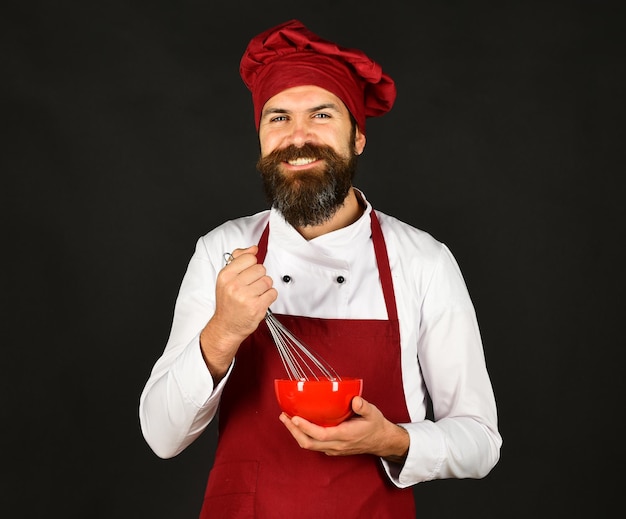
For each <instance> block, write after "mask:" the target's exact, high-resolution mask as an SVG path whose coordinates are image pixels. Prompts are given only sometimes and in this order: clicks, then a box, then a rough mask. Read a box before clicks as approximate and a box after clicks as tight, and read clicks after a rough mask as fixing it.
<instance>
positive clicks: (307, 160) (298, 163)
mask: <svg viewBox="0 0 626 519" xmlns="http://www.w3.org/2000/svg"><path fill="white" fill-rule="evenodd" d="M314 161H315V159H311V158H302V157H301V158H299V159H293V160H289V161H287V162H288V163H289V164H290V165H291V166H304V165H305V164H311V162H314Z"/></svg>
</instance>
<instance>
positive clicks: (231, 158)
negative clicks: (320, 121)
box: [0, 0, 625, 519]
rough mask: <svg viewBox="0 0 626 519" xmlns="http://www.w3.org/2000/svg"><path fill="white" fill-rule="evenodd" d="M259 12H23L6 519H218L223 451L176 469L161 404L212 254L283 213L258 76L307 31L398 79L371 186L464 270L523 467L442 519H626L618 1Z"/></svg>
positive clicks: (6, 260) (199, 7)
mask: <svg viewBox="0 0 626 519" xmlns="http://www.w3.org/2000/svg"><path fill="white" fill-rule="evenodd" d="M246 4H248V2H245V3H244V2H235V1H231V2H223V3H220V4H216V3H214V2H208V1H199V0H178V1H167V2H166V1H154V0H152V1H147V0H146V1H138V0H136V1H131V0H129V1H126V2H122V1H119V0H115V1H107V2H104V1H101V2H98V1H92V2H79V1H73V2H72V1H58V2H45V1H40V2H21V1H5V2H4V3H3V7H2V16H1V17H0V29H1V31H0V38H1V41H2V54H1V56H0V57H1V59H2V62H1V63H2V76H3V80H2V96H1V103H2V122H3V124H2V127H3V129H4V137H3V139H2V144H3V148H4V151H3V152H2V154H1V160H2V163H1V164H2V178H3V179H5V180H4V182H3V186H4V187H3V188H2V198H3V200H4V203H3V211H5V210H6V213H5V217H4V218H3V228H4V231H3V235H2V242H3V243H4V247H3V250H4V253H3V254H2V259H3V269H2V271H3V276H2V283H3V286H2V294H3V300H4V310H3V313H2V315H3V317H2V321H3V329H5V330H6V331H7V333H6V334H4V337H5V338H4V340H3V341H2V359H3V362H2V366H3V370H2V372H3V376H2V391H1V395H2V396H1V398H2V407H1V409H2V414H3V419H2V433H1V434H2V447H3V449H4V456H3V460H2V473H3V475H4V477H3V480H4V483H3V486H2V490H1V508H0V514H1V515H2V516H3V517H10V518H13V517H20V518H31V517H33V518H34V517H37V518H40V517H47V516H48V515H52V514H53V513H54V515H55V516H58V517H64V518H70V517H71V518H74V517H76V518H85V517H89V518H92V519H95V518H106V519H110V518H139V517H141V518H143V517H150V518H159V519H160V518H168V519H172V518H176V519H186V518H194V517H196V516H197V513H198V511H199V508H200V504H201V500H202V495H203V490H204V485H205V481H206V477H207V474H208V471H209V469H210V466H211V462H212V449H213V446H214V443H215V438H216V433H215V430H214V428H210V429H209V430H207V431H206V433H205V434H204V435H203V436H202V437H201V438H200V439H199V440H198V441H197V442H196V443H195V444H194V445H192V446H191V447H189V448H188V449H187V450H186V451H185V452H183V453H182V454H180V455H179V456H178V457H177V458H175V459H172V460H168V461H164V460H160V459H158V458H157V457H156V456H155V455H154V454H153V453H152V452H151V451H150V450H149V448H148V447H147V445H146V444H145V443H144V441H143V438H142V436H141V433H140V429H139V424H138V418H137V405H138V399H139V394H140V392H141V389H142V387H143V384H144V383H145V381H146V379H147V377H148V374H149V371H150V369H151V367H152V364H153V362H154V361H155V360H156V359H157V357H158V356H159V355H160V353H161V351H162V349H163V347H164V345H165V342H166V340H167V336H168V332H169V326H170V322H171V317H172V310H173V304H174V301H175V297H176V294H177V291H178V287H179V283H180V281H181V278H182V276H183V274H184V271H185V268H186V265H187V261H188V260H189V257H190V256H191V253H192V251H193V248H194V246H195V242H196V240H197V238H198V237H199V236H200V235H202V234H204V233H205V232H207V231H208V230H209V229H211V228H212V227H213V226H215V225H217V224H218V223H221V222H222V221H224V220H225V219H229V218H233V217H236V216H239V215H244V214H250V213H253V212H256V211H257V210H260V209H263V208H265V201H264V199H263V197H262V195H261V189H260V183H259V181H258V177H257V173H256V171H255V169H254V163H255V161H256V156H257V150H258V148H257V141H256V134H255V131H254V125H253V120H252V106H251V101H250V96H249V92H248V91H247V90H246V89H245V87H244V85H243V83H242V82H241V80H240V77H239V74H238V65H239V59H240V57H241V54H242V52H243V50H244V48H245V46H246V44H247V43H248V40H249V39H250V38H251V37H252V36H254V35H255V34H257V33H258V32H260V31H262V30H265V29H267V28H269V27H270V26H272V25H275V24H277V23H280V22H283V21H286V20H288V19H291V18H299V19H301V20H302V21H303V22H304V23H305V24H306V25H308V26H309V27H310V28H311V29H312V30H314V31H315V32H317V33H319V34H320V35H322V36H323V37H326V38H328V39H332V40H335V41H338V42H340V44H342V45H344V46H349V47H358V48H362V49H364V50H365V51H366V52H367V53H369V54H370V55H371V56H372V57H373V58H374V59H376V60H377V61H379V62H380V63H382V64H383V66H384V68H385V70H386V71H387V72H388V73H389V74H390V75H391V76H392V77H393V78H394V79H395V80H396V82H397V85H398V98H397V103H396V105H395V107H394V108H393V110H392V111H391V112H390V113H389V114H387V115H386V116H384V117H382V118H380V119H376V120H373V119H372V120H370V122H369V125H368V145H367V148H366V152H365V154H364V155H363V157H362V161H361V163H360V171H359V173H358V175H357V179H356V185H357V186H359V187H361V188H362V189H363V190H364V191H365V193H366V194H367V196H368V198H369V199H370V201H371V202H372V203H373V205H374V206H375V207H376V208H378V209H381V210H383V211H385V212H388V213H391V214H393V215H395V216H398V217H399V218H401V219H403V220H405V221H407V222H409V223H411V224H413V225H415V226H417V227H419V228H421V229H424V230H426V231H428V232H430V233H431V234H433V235H434V236H435V237H436V238H438V239H439V240H441V241H443V242H445V243H446V244H447V245H448V246H449V247H450V248H451V249H452V251H453V253H454V254H455V256H456V257H457V259H458V261H459V263H460V265H461V268H462V270H463V273H464V275H465V278H466V281H467V284H468V286H469V289H470V293H471V294H472V297H473V300H474V302H475V305H476V308H477V313H478V317H479V321H480V325H481V329H482V333H483V338H484V346H485V351H486V356H487V362H488V367H489V370H490V373H491V376H492V381H493V384H494V388H495V392H496V397H497V401H498V406H499V414H500V426H501V432H502V434H503V437H504V446H503V448H502V458H501V461H500V463H499V464H498V465H497V466H496V468H495V469H494V470H493V471H492V473H491V474H489V476H488V477H487V478H485V479H483V480H477V481H474V480H464V481H453V480H450V481H435V482H429V483H425V484H420V485H418V486H417V487H415V496H416V500H417V504H418V509H419V513H418V517H438V518H448V517H450V518H451V517H458V516H460V515H462V516H466V517H489V518H502V517H507V518H509V517H510V518H525V517H588V516H595V517H601V516H603V515H604V513H605V512H606V511H607V510H608V509H609V506H614V505H615V504H616V503H617V502H618V498H621V496H619V495H618V482H620V483H621V478H620V477H619V476H614V475H613V469H616V470H617V471H618V474H619V473H620V472H621V471H622V470H623V468H622V467H623V462H624V454H623V446H622V444H621V440H622V437H621V432H622V429H621V427H620V424H621V410H622V409H623V403H622V397H623V395H624V381H623V380H624V377H623V374H622V372H623V368H622V366H621V361H622V359H623V353H622V351H623V346H624V341H623V337H622V334H621V333H619V332H620V331H621V330H619V329H618V327H619V325H620V323H621V320H622V318H621V316H622V312H623V310H624V308H623V304H622V303H623V293H624V277H623V274H622V272H621V265H622V264H623V261H624V245H623V242H622V240H623V238H624V227H623V221H624V209H623V196H622V195H623V193H620V182H621V177H622V176H623V174H624V166H623V164H624V159H625V157H624V145H623V141H624V139H623V137H624V132H623V126H624V108H623V101H622V97H623V95H624V86H625V82H624V75H623V72H624V70H623V69H624V54H623V51H624V36H623V18H622V17H621V12H620V11H619V7H618V4H619V3H618V2H615V3H610V2H577V1H562V2H558V1H542V2H534V1H523V2H522V1H519V2H506V1H505V2H495V1H494V2H487V1H483V0H480V1H474V2H450V1H437V2H424V1H416V2H407V1H400V0H387V1H385V2H367V1H365V2H364V1H363V0H349V1H336V0H318V1H317V2H312V3H306V4H305V3H301V4H302V5H301V6H299V7H296V5H297V4H298V2H286V1H275V0H274V1H272V0H266V1H264V2H262V3H261V2H259V3H251V4H250V5H246ZM620 486H621V485H620ZM621 500H622V499H619V502H621ZM296 516H297V514H296Z"/></svg>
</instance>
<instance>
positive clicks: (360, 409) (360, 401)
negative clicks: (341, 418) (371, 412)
mask: <svg viewBox="0 0 626 519" xmlns="http://www.w3.org/2000/svg"><path fill="white" fill-rule="evenodd" d="M367 405H368V404H367V400H365V399H364V398H363V397H360V396H355V397H354V398H353V399H352V410H353V411H354V412H355V413H356V414H358V415H360V416H363V415H364V414H366V413H367Z"/></svg>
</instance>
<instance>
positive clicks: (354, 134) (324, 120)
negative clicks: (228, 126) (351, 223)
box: [257, 86, 365, 227]
mask: <svg viewBox="0 0 626 519" xmlns="http://www.w3.org/2000/svg"><path fill="white" fill-rule="evenodd" d="M259 141H260V145H261V158H260V159H259V162H258V163H257V168H258V170H259V171H260V172H261V175H262V178H263V185H264V188H265V192H266V195H267V197H268V199H269V200H270V202H272V204H273V205H274V206H275V207H276V208H277V209H278V210H279V211H280V212H281V213H282V214H283V216H284V218H285V219H286V220H287V221H288V222H289V223H290V224H291V225H293V226H294V227H301V226H309V225H320V224H322V223H324V222H326V221H328V220H330V219H331V218H332V216H333V215H334V214H335V213H336V212H337V210H338V209H339V208H340V207H341V206H342V204H343V202H344V199H345V198H346V196H347V195H348V192H349V190H350V188H351V186H352V178H353V177H354V173H355V171H356V162H357V156H358V155H359V154H360V153H361V152H362V151H363V148H364V147H365V136H364V135H363V134H362V133H361V132H360V130H359V129H358V128H357V127H356V125H355V124H354V123H353V121H352V118H351V116H350V113H349V112H348V109H347V108H346V107H345V105H344V104H343V102H342V101H341V100H340V99H339V98H338V97H337V96H335V95H334V94H332V93H330V92H328V91H327V90H324V89H323V88H320V87H316V86H300V87H294V88H290V89H287V90H284V91H282V92H280V93H279V94H277V95H275V96H274V97H272V98H270V99H269V100H268V101H267V103H266V104H265V106H264V107H263V112H262V114H261V121H260V126H259Z"/></svg>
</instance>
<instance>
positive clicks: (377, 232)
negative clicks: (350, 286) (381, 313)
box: [370, 209, 398, 321]
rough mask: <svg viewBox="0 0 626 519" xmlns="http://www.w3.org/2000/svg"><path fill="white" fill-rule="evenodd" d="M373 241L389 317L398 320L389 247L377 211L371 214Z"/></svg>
mask: <svg viewBox="0 0 626 519" xmlns="http://www.w3.org/2000/svg"><path fill="white" fill-rule="evenodd" d="M370 220H371V226H372V241H373V242H374V252H375V254H376V262H377V263H378V276H379V277H380V283H381V285H382V287H383V296H384V297H385V304H386V305H387V317H388V319H389V320H390V321H397V320H398V308H397V307H396V295H395V292H394V290H393V280H392V278H391V267H390V266H389V255H388V254H387V245H386V244H385V238H384V236H383V230H382V229H381V228H380V222H379V221H378V217H377V216H376V211H374V209H372V212H371V218H370Z"/></svg>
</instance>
